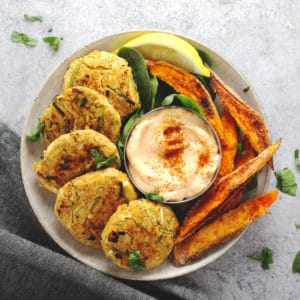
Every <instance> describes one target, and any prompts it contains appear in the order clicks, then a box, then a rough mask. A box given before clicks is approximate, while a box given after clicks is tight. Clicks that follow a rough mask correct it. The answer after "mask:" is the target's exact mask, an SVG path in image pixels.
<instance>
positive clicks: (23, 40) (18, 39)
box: [10, 31, 36, 47]
mask: <svg viewBox="0 0 300 300" xmlns="http://www.w3.org/2000/svg"><path fill="white" fill-rule="evenodd" d="M10 38H11V40H12V41H13V42H15V43H18V44H22V45H25V46H30V47H34V46H36V39H33V38H31V37H29V36H28V35H27V34H25V33H21V32H17V31H13V32H12V33H11V35H10Z"/></svg>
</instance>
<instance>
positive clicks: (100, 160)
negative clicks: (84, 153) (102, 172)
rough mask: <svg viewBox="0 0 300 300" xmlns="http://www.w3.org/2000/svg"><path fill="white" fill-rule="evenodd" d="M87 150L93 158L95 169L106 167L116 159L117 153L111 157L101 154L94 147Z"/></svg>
mask: <svg viewBox="0 0 300 300" xmlns="http://www.w3.org/2000/svg"><path fill="white" fill-rule="evenodd" d="M89 152H90V154H91V155H92V156H94V158H95V161H96V168H97V169H101V168H108V167H109V166H111V165H112V164H113V163H114V162H116V160H117V159H118V156H117V155H115V156H111V157H105V156H102V155H101V154H100V153H99V152H98V150H96V149H90V150H89Z"/></svg>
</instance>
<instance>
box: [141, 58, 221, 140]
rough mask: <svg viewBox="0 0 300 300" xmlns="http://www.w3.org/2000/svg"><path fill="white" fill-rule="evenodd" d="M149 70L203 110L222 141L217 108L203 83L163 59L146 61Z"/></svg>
mask: <svg viewBox="0 0 300 300" xmlns="http://www.w3.org/2000/svg"><path fill="white" fill-rule="evenodd" d="M146 64H147V67H148V69H149V72H150V73H151V74H152V75H154V76H156V77H157V78H159V79H160V80H162V81H164V82H166V83H167V84H169V85H170V86H171V87H173V88H174V90H175V91H176V92H177V93H180V94H183V95H185V96H187V97H189V98H191V99H193V100H194V101H195V102H196V103H197V104H198V105H199V106H200V107H201V109H202V110H203V112H204V114H205V116H206V118H207V120H208V121H209V122H210V123H211V124H212V126H213V127H214V129H215V130H216V132H217V134H218V136H219V138H220V141H221V142H223V141H224V130H223V126H222V122H221V118H220V116H219V113H218V110H217V108H216V106H215V104H214V102H213V100H212V98H211V96H210V94H209V93H208V91H207V90H206V89H205V87H204V86H203V84H202V83H201V82H200V81H199V80H198V79H197V78H196V77H195V76H193V75H192V74H190V73H188V72H186V71H184V70H182V69H180V68H178V67H176V66H173V65H171V64H169V63H167V62H164V61H149V60H147V61H146Z"/></svg>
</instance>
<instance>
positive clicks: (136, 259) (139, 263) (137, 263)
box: [127, 250, 146, 271]
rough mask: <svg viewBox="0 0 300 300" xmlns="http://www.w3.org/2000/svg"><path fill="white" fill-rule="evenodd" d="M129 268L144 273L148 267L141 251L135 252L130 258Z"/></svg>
mask: <svg viewBox="0 0 300 300" xmlns="http://www.w3.org/2000/svg"><path fill="white" fill-rule="evenodd" d="M127 263H128V266H129V267H130V268H131V269H132V270H134V271H142V270H144V269H145V267H146V265H145V263H144V262H143V260H142V257H141V252H140V250H135V251H133V252H132V253H130V254H129V256H128V261H127Z"/></svg>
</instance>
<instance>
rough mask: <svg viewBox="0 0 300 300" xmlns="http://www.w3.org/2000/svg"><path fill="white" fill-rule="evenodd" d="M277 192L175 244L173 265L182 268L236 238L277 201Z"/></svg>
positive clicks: (254, 201) (227, 214) (237, 209)
mask: <svg viewBox="0 0 300 300" xmlns="http://www.w3.org/2000/svg"><path fill="white" fill-rule="evenodd" d="M277 197H278V190H277V189H275V190H274V191H272V192H270V193H267V194H264V195H260V196H258V197H257V198H254V199H252V200H249V201H247V202H244V203H242V204H241V205H240V206H238V207H237V208H235V209H233V210H231V211H229V212H228V213H226V214H224V215H222V216H220V217H219V218H217V219H216V220H215V221H214V222H212V223H210V224H208V225H206V226H204V227H203V228H201V229H200V230H199V231H197V232H195V233H194V234H193V235H191V236H190V237H188V238H187V239H185V240H184V241H182V242H180V243H179V244H176V245H175V247H174V250H173V263H174V265H175V266H182V265H185V264H188V263H190V262H192V261H193V260H195V259H196V258H198V257H200V256H201V255H203V254H204V253H205V252H206V251H208V250H210V249H211V248H213V247H216V246H219V245H221V244H223V243H225V242H227V241H228V240H229V239H231V238H233V237H235V236H237V235H238V234H239V233H240V232H241V231H243V230H244V229H245V228H246V227H247V226H248V225H249V224H250V223H252V222H253V221H254V220H255V219H257V218H259V217H261V216H262V215H264V214H265V213H266V209H267V208H268V207H269V206H271V204H272V203H273V202H274V201H275V200H276V199H277Z"/></svg>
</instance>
